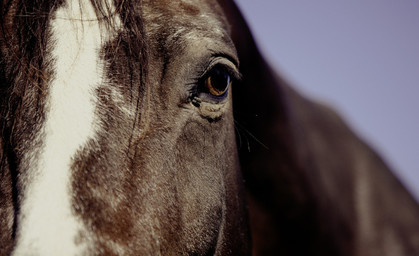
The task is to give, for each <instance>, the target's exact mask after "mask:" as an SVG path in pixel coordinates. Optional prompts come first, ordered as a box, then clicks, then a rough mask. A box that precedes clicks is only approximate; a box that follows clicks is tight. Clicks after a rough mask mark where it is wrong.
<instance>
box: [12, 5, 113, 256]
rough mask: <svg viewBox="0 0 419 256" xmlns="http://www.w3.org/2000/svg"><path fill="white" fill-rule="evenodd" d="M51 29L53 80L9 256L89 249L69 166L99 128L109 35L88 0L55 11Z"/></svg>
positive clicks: (76, 253) (75, 253) (61, 252)
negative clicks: (39, 144) (75, 208)
mask: <svg viewBox="0 0 419 256" xmlns="http://www.w3.org/2000/svg"><path fill="white" fill-rule="evenodd" d="M83 3H84V4H83ZM80 4H82V6H80ZM115 19H117V18H116V17H115ZM115 22H118V23H117V24H119V20H115ZM50 28H51V32H52V33H51V34H52V39H53V40H51V42H50V45H49V47H50V49H52V53H51V54H52V58H53V59H54V61H55V62H54V65H53V66H54V67H53V68H54V78H53V79H52V81H51V83H50V85H49V91H48V92H49V95H48V98H47V103H46V109H45V111H46V117H45V123H44V124H43V128H42V131H41V133H40V134H39V135H38V136H41V137H40V138H42V148H41V149H33V151H34V152H35V151H36V152H38V153H37V156H38V157H37V159H36V160H34V157H33V155H35V153H32V157H27V158H28V159H29V160H28V161H29V164H28V166H29V167H28V170H26V172H27V173H28V175H29V176H28V177H29V179H28V182H29V184H27V187H26V189H25V191H24V199H23V202H22V205H21V213H20V215H19V218H18V225H19V226H18V233H17V243H16V248H15V250H14V252H13V255H85V254H86V253H87V251H86V249H87V248H88V246H89V245H88V244H87V242H86V241H83V242H80V241H79V242H77V238H78V236H79V235H80V233H81V232H83V233H84V234H85V232H84V231H85V227H84V226H83V223H82V221H81V219H80V218H78V217H76V216H75V214H74V212H73V211H72V191H71V175H72V173H71V165H72V161H73V157H74V156H75V154H76V152H77V151H78V150H80V149H82V148H83V146H84V145H85V143H86V142H87V141H88V140H89V139H92V138H93V139H94V136H95V131H96V130H97V128H98V127H97V126H98V125H97V124H98V123H99V121H98V120H97V119H96V118H95V115H94V114H95V106H96V103H97V99H96V97H95V89H97V88H98V86H99V85H101V84H103V83H104V81H103V79H104V78H103V76H102V73H103V67H104V64H103V63H102V62H101V59H100V49H101V48H102V47H103V44H104V43H105V42H106V41H107V40H109V39H110V37H111V36H112V35H111V34H112V33H110V32H109V31H107V30H106V29H105V26H99V22H98V21H97V17H96V15H95V12H94V10H93V8H92V6H90V1H79V0H68V1H67V3H66V4H65V5H64V6H62V7H60V8H59V9H58V10H57V11H56V14H55V17H54V18H53V19H52V21H51V23H50ZM29 155H31V154H29ZM31 162H32V163H33V164H31Z"/></svg>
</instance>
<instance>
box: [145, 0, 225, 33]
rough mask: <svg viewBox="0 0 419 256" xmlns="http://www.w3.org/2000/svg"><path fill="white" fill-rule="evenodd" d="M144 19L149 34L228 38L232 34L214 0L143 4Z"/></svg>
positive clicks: (166, 0)
mask: <svg viewBox="0 0 419 256" xmlns="http://www.w3.org/2000/svg"><path fill="white" fill-rule="evenodd" d="M143 18H144V20H145V22H146V27H147V28H146V29H147V32H148V33H149V34H158V35H160V36H161V35H168V36H170V35H171V34H177V33H179V31H188V32H189V34H197V32H198V34H200V36H202V33H205V36H208V37H219V36H222V35H225V34H226V32H227V30H228V25H227V23H226V20H225V19H224V18H223V14H222V11H221V9H220V7H219V5H218V3H217V1H214V0H178V1H170V0H163V1H153V0H146V1H144V2H143Z"/></svg>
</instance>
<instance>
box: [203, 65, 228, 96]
mask: <svg viewBox="0 0 419 256" xmlns="http://www.w3.org/2000/svg"><path fill="white" fill-rule="evenodd" d="M230 84H231V77H230V75H229V74H228V73H227V72H226V71H224V70H220V69H215V70H213V71H212V72H211V74H210V76H208V77H207V79H206V80H205V88H206V89H207V91H208V92H209V93H210V94H211V95H213V96H216V97H220V96H223V95H224V94H225V93H226V92H227V90H228V87H229V86H230Z"/></svg>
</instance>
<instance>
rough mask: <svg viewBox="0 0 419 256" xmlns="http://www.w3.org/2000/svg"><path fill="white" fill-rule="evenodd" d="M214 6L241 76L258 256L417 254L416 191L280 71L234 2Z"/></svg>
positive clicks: (242, 135)
mask: <svg viewBox="0 0 419 256" xmlns="http://www.w3.org/2000/svg"><path fill="white" fill-rule="evenodd" d="M219 3H220V5H221V7H222V8H223V10H224V13H225V14H226V16H227V20H228V22H229V24H230V26H231V36H232V39H233V42H234V44H235V46H236V49H237V52H238V56H239V60H240V71H241V73H242V75H243V79H242V81H240V82H239V83H236V84H235V85H234V87H233V90H232V91H233V109H234V110H233V111H234V118H235V125H236V131H237V136H236V137H237V145H238V151H239V157H240V164H241V168H242V173H243V177H244V180H245V188H246V193H247V202H248V208H249V218H250V226H251V232H252V240H253V252H254V254H256V255H278V254H292V255H311V254H315V255H317V254H322V255H353V254H357V253H359V254H360V255H361V254H362V255H363V254H365V255H375V254H374V253H375V252H381V251H382V252H384V251H392V250H396V249H400V250H401V252H405V253H408V252H411V254H412V255H413V254H417V253H418V252H419V244H418V243H417V241H419V240H418V239H419V218H417V216H419V207H418V205H417V203H416V202H415V200H414V199H413V197H411V196H410V195H409V193H408V192H407V191H406V190H405V189H404V187H403V186H402V185H401V183H400V182H399V181H398V180H397V178H395V177H394V176H393V175H392V174H391V172H390V170H389V169H388V168H387V167H386V165H385V164H384V163H383V161H382V160H381V159H380V157H379V156H377V155H376V154H375V153H374V152H373V151H372V150H371V149H370V148H369V147H368V146H366V145H365V144H364V143H363V142H362V141H361V140H359V139H358V137H357V136H355V135H354V134H353V132H352V131H351V130H350V129H349V128H348V126H347V125H346V124H345V122H344V121H343V120H342V119H341V118H340V117H339V116H338V115H337V114H336V113H335V112H334V111H333V110H332V109H330V108H329V107H327V106H325V105H323V104H319V103H316V102H313V101H311V100H309V99H306V98H304V97H302V96H301V95H300V94H299V93H298V92H296V91H295V90H293V89H292V88H291V87H290V86H289V85H288V84H287V83H286V81H285V80H284V79H282V78H281V77H280V76H278V75H277V73H276V72H275V71H274V70H273V69H272V68H271V67H270V66H269V64H268V63H267V62H266V61H265V60H264V58H263V57H262V56H261V54H260V52H259V51H258V49H257V47H256V44H255V42H254V40H253V38H252V35H251V33H250V31H249V28H248V26H247V25H246V22H245V21H244V19H243V17H242V15H241V14H240V11H239V10H238V8H237V7H236V5H235V4H234V3H233V2H232V1H219ZM383 230H386V232H387V234H388V236H386V237H385V238H383V234H382V232H383ZM373 251H374V253H372V252H373ZM415 252H416V253H415ZM371 253H372V254H371ZM396 254H397V253H396ZM400 255H402V253H400Z"/></svg>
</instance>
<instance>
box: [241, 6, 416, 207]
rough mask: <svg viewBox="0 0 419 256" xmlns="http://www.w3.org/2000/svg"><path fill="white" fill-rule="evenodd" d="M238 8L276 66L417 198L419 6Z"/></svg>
mask: <svg viewBox="0 0 419 256" xmlns="http://www.w3.org/2000/svg"><path fill="white" fill-rule="evenodd" d="M236 3H237V4H238V5H239V6H240V7H241V9H242V11H243V13H244V15H245V17H246V20H247V21H248V22H249V24H250V27H251V29H252V31H253V33H254V36H255V37H256V39H257V41H258V43H259V46H260V47H261V49H262V52H263V53H264V55H265V56H266V57H267V59H268V60H269V61H270V62H271V63H272V64H273V65H274V66H275V68H276V69H277V70H278V71H279V72H281V73H282V74H283V75H285V77H286V78H287V79H288V80H289V81H291V82H292V83H293V84H294V85H295V87H296V88H298V89H300V91H302V92H303V93H304V94H306V95H309V96H311V97H314V98H317V99H320V100H323V101H326V102H329V103H330V104H332V105H333V106H334V107H335V109H337V110H338V111H339V112H340V113H341V115H343V117H344V118H345V119H346V120H347V121H348V122H349V123H350V125H351V126H352V128H353V129H354V130H355V132H357V134H358V135H360V136H361V137H362V138H364V139H365V140H366V141H367V142H368V143H369V144H370V145H371V146H372V147H373V148H374V149H375V150H376V151H378V152H379V153H380V154H381V155H382V156H383V157H384V158H385V160H386V162H387V163H388V164H389V165H390V167H391V168H392V169H393V170H394V172H395V173H396V175H398V176H399V177H400V179H401V180H402V182H403V183H405V184H406V186H407V187H408V188H409V189H410V190H411V191H412V192H413V193H414V194H415V196H416V198H417V199H418V200H419V134H418V133H419V1H417V0H401V1H400V0H367V1H365V0H353V1H335V0H316V1H313V0H298V1H295V0H263V1H256V0H236Z"/></svg>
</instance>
